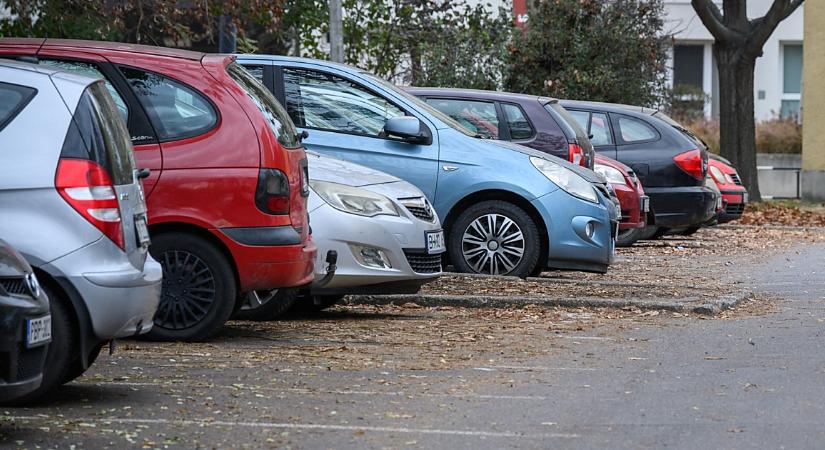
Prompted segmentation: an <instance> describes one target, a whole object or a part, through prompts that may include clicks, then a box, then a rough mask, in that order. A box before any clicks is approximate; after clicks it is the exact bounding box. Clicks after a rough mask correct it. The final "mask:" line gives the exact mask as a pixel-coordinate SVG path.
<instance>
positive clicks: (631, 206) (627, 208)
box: [613, 183, 650, 231]
mask: <svg viewBox="0 0 825 450" xmlns="http://www.w3.org/2000/svg"><path fill="white" fill-rule="evenodd" d="M613 190H614V191H616V197H618V198H619V203H620V204H621V206H622V221H621V222H620V223H619V230H622V231H624V230H630V229H633V228H641V227H643V226H645V224H646V223H647V212H648V210H649V209H650V198H649V197H648V196H646V195H644V194H641V193H640V192H639V191H638V190H636V189H633V188H631V187H630V186H628V185H627V184H618V183H616V184H613ZM645 207H646V208H647V209H645Z"/></svg>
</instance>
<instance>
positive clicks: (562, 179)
mask: <svg viewBox="0 0 825 450" xmlns="http://www.w3.org/2000/svg"><path fill="white" fill-rule="evenodd" d="M530 162H531V163H533V167H535V168H536V169H538V171H539V172H541V173H542V174H543V175H544V176H545V177H547V179H549V180H550V181H552V182H553V183H554V184H555V185H556V186H558V187H560V188H562V189H564V190H565V191H566V192H567V193H568V194H570V195H573V196H575V197H578V198H581V199H583V200H587V201H589V202H593V203H599V196H598V195H597V194H596V190H595V189H594V188H593V186H592V185H591V184H590V182H589V181H587V180H585V179H584V178H582V177H581V175H579V174H577V173H576V172H573V171H572V170H570V169H568V168H566V167H563V166H561V165H559V164H556V163H554V162H552V161H550V160H547V159H544V158H538V157H536V156H531V157H530Z"/></svg>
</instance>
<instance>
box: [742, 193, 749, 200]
mask: <svg viewBox="0 0 825 450" xmlns="http://www.w3.org/2000/svg"><path fill="white" fill-rule="evenodd" d="M747 202H748V193H747V192H745V193H744V194H742V203H747Z"/></svg>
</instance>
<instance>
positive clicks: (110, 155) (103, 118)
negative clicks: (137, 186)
mask: <svg viewBox="0 0 825 450" xmlns="http://www.w3.org/2000/svg"><path fill="white" fill-rule="evenodd" d="M116 111H117V106H116V105H115V103H114V101H113V100H112V97H111V94H109V93H108V89H106V87H105V85H104V84H103V82H97V83H94V84H91V85H89V87H88V88H86V91H85V92H84V93H83V95H82V96H81V97H80V101H79V102H78V104H77V108H75V111H74V115H73V116H72V123H71V125H70V126H69V131H68V132H67V133H66V139H65V140H64V141H63V149H62V151H61V156H62V157H69V158H77V159H87V160H90V161H94V162H96V163H98V164H100V165H101V166H102V167H104V168H105V169H106V171H107V172H108V173H109V176H110V177H111V178H112V182H113V183H114V184H115V185H124V184H131V183H133V182H134V167H135V162H134V159H133V156H132V155H133V153H132V141H131V140H130V139H129V132H128V130H127V129H126V124H125V123H124V122H123V120H122V119H121V118H120V117H119V114H117V113H116Z"/></svg>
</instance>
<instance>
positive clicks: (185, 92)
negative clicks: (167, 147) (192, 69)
mask: <svg viewBox="0 0 825 450" xmlns="http://www.w3.org/2000/svg"><path fill="white" fill-rule="evenodd" d="M120 70H121V72H122V73H123V76H124V77H126V81H128V82H129V85H131V86H132V89H133V90H134V92H135V96H137V98H138V100H139V101H140V104H141V105H143V108H144V109H146V112H147V114H149V119H150V120H151V121H152V125H154V127H155V129H156V130H157V133H158V138H160V139H161V140H163V141H171V140H176V139H184V138H188V137H193V136H197V135H200V134H203V133H206V132H207V131H209V130H211V129H212V128H214V126H215V125H216V124H217V123H218V113H217V112H216V111H215V109H214V107H213V106H212V104H211V103H209V101H208V100H206V98H205V97H203V96H202V95H201V94H200V93H198V92H197V91H195V90H194V89H192V88H190V87H188V86H184V85H183V84H182V83H179V82H177V81H175V80H172V79H171V78H167V77H165V76H163V75H159V74H156V73H151V72H146V71H143V70H139V69H133V68H131V67H123V66H121V67H120Z"/></svg>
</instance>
